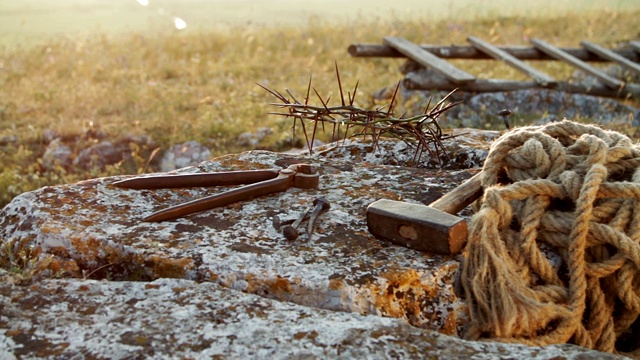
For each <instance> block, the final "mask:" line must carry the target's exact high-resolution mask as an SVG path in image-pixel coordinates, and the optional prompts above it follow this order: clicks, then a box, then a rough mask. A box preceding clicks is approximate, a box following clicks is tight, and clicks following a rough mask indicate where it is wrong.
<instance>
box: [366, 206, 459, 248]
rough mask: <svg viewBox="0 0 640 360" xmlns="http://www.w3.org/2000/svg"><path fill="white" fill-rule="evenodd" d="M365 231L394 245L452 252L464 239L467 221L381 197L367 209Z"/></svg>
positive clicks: (427, 207) (435, 210)
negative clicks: (367, 228) (366, 229)
mask: <svg viewBox="0 0 640 360" xmlns="http://www.w3.org/2000/svg"><path fill="white" fill-rule="evenodd" d="M367 226H368V227H369V232H371V234H373V235H375V236H376V237H378V238H381V239H385V240H389V241H391V242H394V243H396V244H398V245H402V246H405V247H408V248H412V249H415V250H420V251H427V252H431V253H438V254H445V255H455V254H457V253H459V252H460V251H461V250H462V248H463V247H464V245H465V243H466V241H467V222H466V220H464V219H462V218H459V217H457V216H454V215H451V214H447V213H445V212H443V211H440V210H437V209H435V208H432V207H429V206H426V205H419V204H411V203H406V202H402V201H394V200H387V199H382V200H378V201H376V202H374V203H373V204H371V205H369V207H368V208H367Z"/></svg>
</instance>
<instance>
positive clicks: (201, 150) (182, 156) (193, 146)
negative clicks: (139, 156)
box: [160, 141, 211, 172]
mask: <svg viewBox="0 0 640 360" xmlns="http://www.w3.org/2000/svg"><path fill="white" fill-rule="evenodd" d="M209 158H211V150H209V149H208V148H207V147H205V146H203V145H201V144H200V143H199V142H197V141H187V142H185V143H182V144H176V145H173V146H172V147H170V148H169V149H168V150H167V151H166V152H165V153H164V155H162V160H160V169H161V170H162V171H163V172H167V171H171V170H176V169H180V168H183V167H187V166H192V165H195V164H198V163H200V162H202V161H205V160H208V159H209Z"/></svg>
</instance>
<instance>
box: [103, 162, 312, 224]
mask: <svg viewBox="0 0 640 360" xmlns="http://www.w3.org/2000/svg"><path fill="white" fill-rule="evenodd" d="M319 182H320V174H319V173H318V171H317V169H316V168H315V167H313V166H312V165H310V164H294V165H291V166H289V167H287V168H285V169H263V170H241V171H223V172H215V173H199V174H180V175H153V176H142V177H135V178H131V179H126V180H122V181H118V182H115V183H114V184H113V185H114V186H117V187H121V188H128V189H136V190H142V189H165V188H184V187H199V186H203V187H209V186H232V185H243V184H248V185H245V186H242V187H239V188H235V189H232V190H229V191H225V192H222V193H219V194H215V195H211V196H207V197H204V198H201V199H196V200H192V201H189V202H186V203H184V204H180V205H176V206H172V207H169V208H166V209H163V210H160V211H157V212H155V213H153V214H151V215H149V216H147V217H146V218H144V221H149V222H159V221H165V220H171V219H175V218H178V217H181V216H185V215H188V214H192V213H195V212H200V211H204V210H209V209H213V208H216V207H220V206H225V205H229V204H232V203H235V202H238V201H245V200H250V199H253V198H256V197H260V196H265V195H270V194H273V193H278V192H282V191H286V190H287V189H289V188H291V187H297V188H302V189H315V188H317V187H318V184H319Z"/></svg>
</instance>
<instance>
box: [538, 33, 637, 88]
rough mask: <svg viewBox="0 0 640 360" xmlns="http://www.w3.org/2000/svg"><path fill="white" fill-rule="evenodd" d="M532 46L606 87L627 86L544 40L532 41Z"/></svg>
mask: <svg viewBox="0 0 640 360" xmlns="http://www.w3.org/2000/svg"><path fill="white" fill-rule="evenodd" d="M531 44H533V46H535V47H536V48H537V49H538V50H540V51H543V52H545V53H547V55H549V56H552V57H554V58H556V59H558V60H561V61H564V62H566V63H567V64H569V65H571V66H573V67H576V68H578V69H580V70H582V71H584V72H586V73H588V74H590V75H593V76H595V77H596V78H597V79H598V80H600V82H602V83H604V84H605V85H607V86H609V87H610V88H612V89H617V88H623V87H624V86H625V83H624V82H623V81H620V80H618V79H616V78H614V77H611V76H609V75H607V74H605V73H604V72H602V71H600V70H598V69H596V68H594V67H593V66H591V65H589V64H587V63H585V62H584V61H582V60H580V59H577V58H575V57H574V56H571V55H569V54H567V53H566V52H564V51H562V50H560V49H559V48H557V47H555V46H553V45H551V44H549V43H547V42H545V41H543V40H540V39H532V40H531Z"/></svg>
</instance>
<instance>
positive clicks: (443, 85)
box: [403, 72, 640, 98]
mask: <svg viewBox="0 0 640 360" xmlns="http://www.w3.org/2000/svg"><path fill="white" fill-rule="evenodd" d="M403 83H404V86H405V87H406V88H407V89H411V90H445V91H451V90H454V89H458V90H460V91H468V92H478V93H481V92H498V91H515V90H525V89H535V88H540V86H539V85H538V84H536V82H535V81H513V80H496V79H489V80H485V79H476V81H474V82H473V83H469V84H463V85H457V84H453V83H451V82H449V81H447V80H446V79H444V78H441V77H439V76H432V75H429V74H425V73H423V72H412V73H409V74H407V75H406V77H405V78H404V80H403ZM554 90H559V91H565V92H568V93H575V94H587V95H594V96H603V97H611V98H627V97H640V86H639V85H637V84H627V86H625V87H624V88H623V89H615V90H614V89H611V88H609V87H607V86H605V85H603V84H595V85H585V84H581V83H572V82H564V81H559V82H558V83H557V86H556V88H554Z"/></svg>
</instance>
